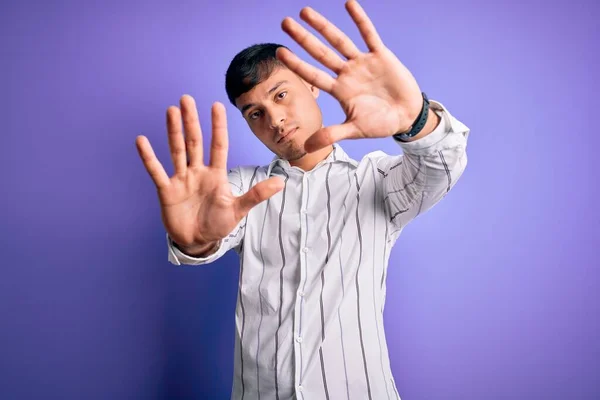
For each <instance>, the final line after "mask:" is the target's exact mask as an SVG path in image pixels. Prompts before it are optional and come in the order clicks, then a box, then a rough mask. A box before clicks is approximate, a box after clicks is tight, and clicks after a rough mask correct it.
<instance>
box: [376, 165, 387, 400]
mask: <svg viewBox="0 0 600 400" xmlns="http://www.w3.org/2000/svg"><path fill="white" fill-rule="evenodd" d="M375 169H376V167H375V165H373V162H372V161H371V173H372V174H373V235H372V237H373V265H372V266H371V269H372V271H373V277H372V279H371V280H372V286H373V287H372V289H371V292H372V293H371V294H372V295H373V317H374V318H375V328H377V343H378V344H379V361H380V363H381V375H382V376H383V378H384V381H385V370H384V368H383V351H382V349H381V339H380V337H379V335H380V331H379V314H378V312H377V296H376V293H379V292H378V291H377V290H375V281H376V279H375V270H376V269H377V268H375V266H376V265H377V263H376V262H375V257H376V254H377V252H376V251H375V249H376V248H377V246H376V244H377V239H378V238H380V237H381V236H380V234H379V232H378V231H377V214H378V213H377V197H378V196H379V193H378V192H377V185H376V182H377V177H376V176H375ZM386 225H387V223H386ZM386 240H387V238H384V239H383V242H384V243H385V241H386ZM385 392H386V393H387V398H388V400H389V399H390V392H388V387H387V385H385Z"/></svg>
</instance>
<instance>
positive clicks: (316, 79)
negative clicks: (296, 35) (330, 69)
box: [277, 47, 335, 94]
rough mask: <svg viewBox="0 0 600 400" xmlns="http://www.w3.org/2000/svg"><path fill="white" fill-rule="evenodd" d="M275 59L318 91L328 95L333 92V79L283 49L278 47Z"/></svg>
mask: <svg viewBox="0 0 600 400" xmlns="http://www.w3.org/2000/svg"><path fill="white" fill-rule="evenodd" d="M277 58H278V59H279V60H280V61H281V62H283V63H284V64H285V65H286V66H287V67H288V68H289V69H290V70H292V71H294V72H295V73H296V74H298V75H299V76H300V77H301V78H302V79H304V80H305V81H306V82H308V83H310V84H312V85H315V86H316V87H318V88H319V89H321V90H323V91H325V92H327V93H329V94H331V92H332V91H333V86H334V84H335V79H333V78H332V77H331V76H329V75H328V74H326V73H325V72H324V71H321V70H320V69H318V68H315V67H313V66H312V65H310V64H308V63H307V62H305V61H302V60H301V59H300V58H298V56H296V55H295V54H294V53H292V52H291V51H289V50H288V49H286V48H285V47H280V48H278V49H277Z"/></svg>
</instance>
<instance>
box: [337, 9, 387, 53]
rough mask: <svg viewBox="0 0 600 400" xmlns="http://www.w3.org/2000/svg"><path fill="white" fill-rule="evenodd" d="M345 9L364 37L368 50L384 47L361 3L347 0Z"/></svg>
mask: <svg viewBox="0 0 600 400" xmlns="http://www.w3.org/2000/svg"><path fill="white" fill-rule="evenodd" d="M346 10H348V13H349V14H350V17H352V20H353V21H354V23H355V24H356V26H357V27H358V30H359V31H360V35H361V36H362V38H363V39H364V41H365V43H366V44H367V47H368V48H369V50H371V51H376V50H378V49H381V48H382V47H384V46H383V42H382V41H381V38H380V37H379V34H378V33H377V30H376V29H375V25H373V22H371V20H370V19H369V17H368V16H367V13H366V12H365V10H364V9H363V8H362V7H361V5H360V4H358V1H356V0H350V1H348V2H347V3H346Z"/></svg>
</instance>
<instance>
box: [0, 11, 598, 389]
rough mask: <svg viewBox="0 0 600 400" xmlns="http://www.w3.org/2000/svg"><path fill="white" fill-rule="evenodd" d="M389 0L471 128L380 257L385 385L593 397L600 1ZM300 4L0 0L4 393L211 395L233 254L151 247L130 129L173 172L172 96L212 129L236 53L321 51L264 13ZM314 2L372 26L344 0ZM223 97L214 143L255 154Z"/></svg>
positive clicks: (157, 238)
mask: <svg viewBox="0 0 600 400" xmlns="http://www.w3.org/2000/svg"><path fill="white" fill-rule="evenodd" d="M169 3H170V4H169ZM382 3H387V2H379V1H375V0H364V1H363V5H364V7H365V9H366V10H367V12H368V13H369V15H370V16H371V18H372V20H373V21H374V23H375V24H376V26H377V27H378V29H379V32H380V34H381V36H382V38H383V40H384V41H385V42H386V43H387V45H388V46H389V47H390V48H391V49H392V50H393V51H394V52H395V53H396V54H397V55H398V57H399V58H400V60H402V61H403V62H404V63H405V64H406V65H407V67H408V68H409V69H410V70H411V71H412V72H413V73H414V75H415V76H416V78H417V80H418V82H419V83H420V85H421V87H422V89H423V90H425V91H426V92H427V93H428V95H429V96H430V97H431V98H433V99H435V100H438V101H441V102H442V103H443V104H444V105H445V106H446V107H447V108H448V109H449V110H450V111H451V112H452V113H453V114H454V115H455V116H456V117H457V118H458V119H460V120H461V121H463V122H464V123H465V124H466V125H468V126H469V127H470V128H471V130H472V134H471V141H470V144H469V149H468V150H469V166H468V168H467V171H466V172H465V174H464V176H463V178H462V179H461V181H460V182H459V184H458V185H457V186H456V188H455V190H454V191H453V193H452V194H451V195H450V196H448V197H447V198H446V199H445V200H444V201H442V202H441V203H440V204H439V205H438V206H436V207H435V208H434V209H432V210H431V211H430V212H429V213H427V214H425V215H423V216H421V217H420V218H419V219H418V220H417V221H415V222H414V223H413V224H411V225H410V226H409V227H408V228H407V229H406V230H405V232H404V234H403V235H402V236H401V239H400V240H399V242H398V243H397V245H396V247H395V248H394V251H393V255H392V259H391V261H390V272H389V276H388V285H389V286H388V288H389V289H388V290H389V293H388V297H387V305H386V308H385V319H386V331H387V338H388V341H389V347H390V352H391V362H392V367H393V372H394V375H395V378H396V382H397V386H398V390H399V392H400V395H401V396H402V398H403V400H417V399H461V400H465V399H467V400H471V399H486V400H487V399H542V398H543V399H598V398H600V381H599V380H598V374H599V367H600V343H599V341H598V334H599V333H600V332H599V323H598V318H599V315H600V295H599V293H600V287H599V286H600V285H599V280H600V272H599V267H600V263H599V262H598V258H597V257H598V246H599V235H598V226H599V223H600V213H599V211H598V207H597V206H596V205H595V204H593V200H594V198H597V197H598V194H599V193H598V186H599V182H600V179H599V178H598V173H597V172H596V170H595V168H596V166H597V164H596V162H595V160H597V157H598V155H597V154H598V150H597V146H598V145H599V144H600V139H599V133H598V131H597V129H598V122H597V115H594V113H597V111H596V109H597V107H594V106H595V105H596V104H595V102H594V101H595V99H592V96H593V95H596V93H597V92H598V90H599V89H600V87H599V84H598V81H599V79H598V71H599V70H600V68H599V66H598V56H597V54H598V52H599V49H598V42H599V39H600V35H599V27H598V26H599V25H598V18H599V17H600V16H599V12H598V11H599V6H598V3H597V2H594V1H592V0H589V1H587V2H584V1H572V0H571V1H561V2H550V3H549V2H542V1H526V2H521V1H520V2H516V1H511V2H496V3H495V4H488V2H483V1H481V2H476V1H474V0H468V1H467V0H460V1H455V2H447V1H441V0H436V1H433V2H432V1H429V2H394V4H385V5H384V4H382ZM316 4H317V3H316V2H314V4H311V5H316ZM304 5H307V3H305V2H303V1H299V0H295V1H285V2H283V1H277V0H268V1H264V0H261V1H258V0H252V1H246V2H241V1H233V0H223V1H219V2H214V3H213V2H210V3H209V2H202V1H178V2H164V1H156V0H152V1H144V2H141V1H140V2H132V1H129V2H125V3H124V2H120V1H119V2H114V3H105V2H92V1H87V2H82V1H74V0H65V1H52V2H41V1H40V2H31V1H29V2H27V1H25V2H24V1H20V2H17V1H13V2H10V1H8V2H7V1H4V2H2V3H1V6H0V50H1V52H0V68H1V71H0V72H1V74H0V90H1V91H0V96H1V100H0V101H1V103H0V117H1V119H0V121H1V122H2V127H1V129H2V145H1V146H0V170H1V171H2V180H1V182H2V196H1V200H0V201H1V204H0V206H1V207H0V213H1V214H0V221H1V222H0V226H1V235H0V252H1V256H0V265H1V266H2V269H1V275H0V398H1V399H38V398H48V399H50V398H52V399H54V398H56V399H58V398H60V399H134V398H136V399H167V398H169V399H175V398H187V399H189V398H198V399H225V398H228V396H229V394H230V389H231V379H232V372H233V343H234V308H235V302H236V290H237V286H236V285H237V279H238V258H237V256H236V255H235V253H230V254H228V255H227V256H225V257H224V258H223V259H221V260H220V261H218V262H216V263H215V264H212V265H209V266H204V267H198V268H194V267H180V268H178V267H175V266H173V265H171V264H169V263H168V262H167V249H166V243H165V236H164V235H165V233H164V229H163V226H162V223H161V221H160V214H159V206H158V201H157V198H156V194H155V189H154V186H153V184H152V182H151V180H150V178H149V176H148V175H147V173H146V171H145V169H144V168H143V165H142V163H141V161H140V159H139V157H138V154H137V151H136V149H135V145H134V140H135V137H136V135H138V134H140V133H142V134H145V135H147V136H148V137H149V139H150V141H151V143H152V145H153V146H154V148H155V150H156V153H157V155H158V156H159V158H160V160H161V161H162V162H163V164H164V165H165V167H166V168H167V171H168V172H169V174H170V173H171V171H172V165H171V162H170V159H169V155H168V145H167V140H166V130H165V111H166V108H167V107H168V106H169V105H171V104H178V101H179V98H180V96H181V95H182V94H184V93H189V94H191V95H193V96H194V97H195V98H196V101H197V103H198V107H199V112H200V118H201V121H202V125H203V128H204V130H205V131H206V132H209V129H210V120H209V116H210V105H211V103H212V102H213V101H216V100H218V101H222V102H225V103H227V98H226V94H225V90H224V73H225V70H226V68H227V66H228V64H229V61H230V60H231V58H232V57H233V56H234V55H235V53H237V52H238V51H239V50H241V49H242V48H244V47H246V46H248V45H250V44H253V43H256V42H264V41H275V42H282V43H285V44H288V45H289V46H291V48H292V49H293V50H295V51H297V52H298V53H299V54H300V55H301V56H303V57H304V58H305V59H306V60H308V61H309V62H311V63H313V64H314V61H313V60H312V59H310V58H309V57H308V56H307V55H306V53H305V52H304V51H303V50H301V49H299V47H298V46H297V45H296V44H295V43H294V42H292V41H291V39H289V38H288V37H287V36H286V35H285V34H284V33H283V32H282V31H281V29H280V22H281V20H282V19H283V18H284V17H285V16H287V15H291V16H294V17H297V15H298V12H299V11H300V9H301V8H302V6H304ZM316 9H317V10H319V11H321V12H322V13H323V14H325V16H327V17H328V18H330V19H331V20H333V21H334V22H335V23H336V24H338V26H340V27H341V28H342V29H343V30H344V31H346V32H347V33H348V34H349V36H350V37H351V38H353V39H354V40H355V41H356V43H358V44H359V47H360V48H363V49H364V48H365V46H364V44H363V42H362V41H361V39H360V36H359V34H358V32H357V30H356V29H355V27H354V26H353V24H352V22H351V20H350V18H349V16H348V15H347V14H346V11H345V9H344V7H343V3H342V1H333V2H331V3H330V4H327V5H321V6H316ZM319 101H320V104H321V105H322V107H323V110H324V114H325V123H326V124H327V125H329V124H332V123H337V122H339V121H341V120H343V115H342V113H341V111H340V108H339V106H338V105H337V103H336V102H335V101H334V100H333V99H331V98H330V97H329V96H327V95H324V96H322V97H321V98H320V100H319ZM227 110H228V115H229V118H228V120H229V126H230V137H231V149H230V158H229V164H230V165H231V166H234V165H238V164H264V163H266V162H268V160H270V158H271V157H272V155H271V154H270V153H269V151H268V150H267V149H266V148H265V147H264V146H263V145H262V144H261V143H260V142H259V141H258V140H257V139H256V138H255V137H254V136H253V134H252V133H251V132H250V130H249V129H248V127H247V126H246V124H245V122H244V121H243V120H242V119H241V117H240V115H239V113H238V112H237V111H236V110H235V109H234V108H233V107H232V106H231V105H229V104H227ZM342 145H343V146H344V148H345V149H346V150H347V152H348V153H349V154H350V155H351V156H353V157H355V158H358V159H360V158H361V157H362V156H363V155H364V154H366V153H367V152H370V151H374V150H378V149H382V150H384V151H386V152H388V153H390V154H391V153H396V152H398V151H399V149H398V147H397V146H395V145H394V144H393V143H392V141H391V140H362V141H345V142H343V143H342ZM205 149H208V140H207V141H205Z"/></svg>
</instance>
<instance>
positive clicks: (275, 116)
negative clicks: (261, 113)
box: [269, 110, 285, 130]
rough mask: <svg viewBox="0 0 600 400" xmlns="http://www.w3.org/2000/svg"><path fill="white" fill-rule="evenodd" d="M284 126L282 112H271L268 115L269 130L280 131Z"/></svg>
mask: <svg viewBox="0 0 600 400" xmlns="http://www.w3.org/2000/svg"><path fill="white" fill-rule="evenodd" d="M284 125H285V114H284V113H283V110H274V111H271V114H270V115H269V126H270V127H271V129H277V130H279V129H281V128H282V127H283V126H284Z"/></svg>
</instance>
